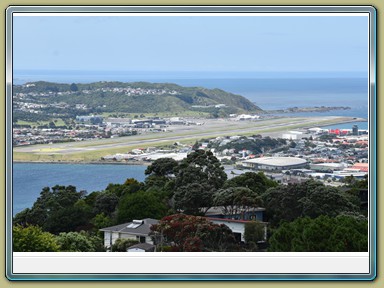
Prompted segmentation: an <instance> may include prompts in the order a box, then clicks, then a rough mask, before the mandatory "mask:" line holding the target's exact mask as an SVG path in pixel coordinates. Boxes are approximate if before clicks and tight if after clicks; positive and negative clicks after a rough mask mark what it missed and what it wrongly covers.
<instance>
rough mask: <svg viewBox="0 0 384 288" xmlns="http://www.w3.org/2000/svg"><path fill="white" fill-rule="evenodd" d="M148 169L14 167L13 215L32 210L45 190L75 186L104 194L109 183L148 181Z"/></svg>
mask: <svg viewBox="0 0 384 288" xmlns="http://www.w3.org/2000/svg"><path fill="white" fill-rule="evenodd" d="M145 169H146V166H142V165H113V164H111V165H109V164H103V165H95V164H53V163H49V164H47V163H14V164H13V171H12V172H13V173H12V174H13V215H15V214H16V213H18V212H20V211H22V210H23V209H25V208H29V207H31V206H32V205H33V203H34V202H35V201H36V199H37V197H39V195H40V192H41V190H42V188H44V187H53V186H55V185H65V186H67V185H73V186H75V187H76V188H77V191H80V190H86V191H87V192H88V193H91V192H93V191H101V190H104V189H105V188H106V187H107V186H108V184H109V183H114V184H123V183H124V181H125V180H126V179H127V178H135V179H137V180H138V181H143V180H144V179H145V175H144V171H145Z"/></svg>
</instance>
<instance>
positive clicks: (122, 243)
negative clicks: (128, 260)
mask: <svg viewBox="0 0 384 288" xmlns="http://www.w3.org/2000/svg"><path fill="white" fill-rule="evenodd" d="M138 243H139V241H137V240H132V239H124V238H118V239H116V241H115V243H114V244H113V245H112V248H111V251H112V252H127V250H128V248H129V247H131V246H132V245H135V244H138Z"/></svg>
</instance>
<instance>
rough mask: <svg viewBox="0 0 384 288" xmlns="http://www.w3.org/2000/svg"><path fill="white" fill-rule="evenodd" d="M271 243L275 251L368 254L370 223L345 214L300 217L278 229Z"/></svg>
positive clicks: (271, 248)
mask: <svg viewBox="0 0 384 288" xmlns="http://www.w3.org/2000/svg"><path fill="white" fill-rule="evenodd" d="M269 243H270V246H269V249H268V251H275V252H314V251H315V252H351V251H353V252H366V251H368V222H367V221H366V219H364V218H357V217H353V216H346V215H340V216H337V217H329V216H324V215H321V216H319V217H317V218H315V219H311V218H309V217H304V218H298V219H296V220H294V221H293V222H285V223H283V224H282V225H281V226H280V227H279V228H277V229H276V231H275V232H274V233H273V235H272V237H271V239H270V240H269Z"/></svg>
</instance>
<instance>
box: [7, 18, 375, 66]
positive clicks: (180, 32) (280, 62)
mask: <svg viewBox="0 0 384 288" xmlns="http://www.w3.org/2000/svg"><path fill="white" fill-rule="evenodd" d="M13 68H14V69H15V70H98V71H120V70H121V71H171V72H172V71H233V72H236V71H266V72H269V71H276V72H287V71H291V72H301V71H314V72H316V71H318V72H324V71H325V72H326V71H330V72H338V71H347V72H367V71H368V17H361V16H359V17H355V16H352V17H350V16H321V17H315V16H300V17H299V16H292V17H281V16H275V17H272V16H267V17H260V16H252V17H244V16H232V17H228V16H227V17H214V16H205V17H202V16H195V17H192V16H175V17H169V16H165V17H154V16H139V17H132V16H122V17H116V16H108V17H107V16H106V17H100V16H85V17H84V16H83V17H74V16H65V17H59V16H45V17H44V16H30V17H25V16H14V17H13Z"/></svg>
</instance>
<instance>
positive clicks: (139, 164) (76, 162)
mask: <svg viewBox="0 0 384 288" xmlns="http://www.w3.org/2000/svg"><path fill="white" fill-rule="evenodd" d="M13 164H76V165H137V166H150V165H151V164H152V162H148V161H105V160H104V161H103V160H99V161H48V160H47V161H41V160H37V161H25V160H13V161H12V165H13Z"/></svg>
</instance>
